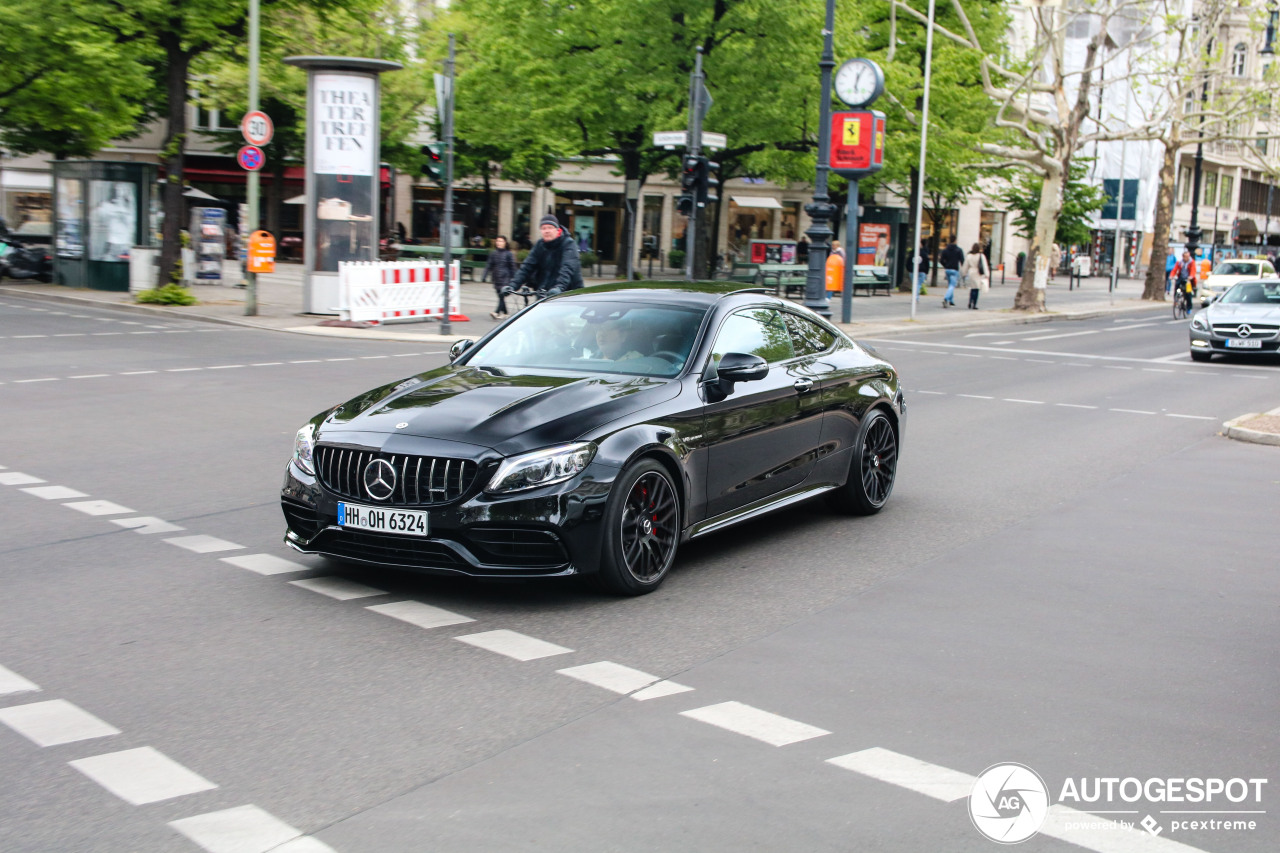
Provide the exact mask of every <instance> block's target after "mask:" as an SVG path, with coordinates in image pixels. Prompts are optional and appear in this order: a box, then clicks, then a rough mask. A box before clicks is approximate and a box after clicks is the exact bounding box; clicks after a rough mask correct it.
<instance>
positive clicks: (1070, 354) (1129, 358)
mask: <svg viewBox="0 0 1280 853" xmlns="http://www.w3.org/2000/svg"><path fill="white" fill-rule="evenodd" d="M860 340H865V341H867V342H868V343H873V344H877V345H879V344H882V343H883V344H896V345H898V346H917V347H950V348H952V349H966V350H974V351H977V352H999V353H1008V352H1016V353H1019V354H1021V355H1045V356H1053V357H1055V358H1074V359H1081V360H1084V361H1095V362H1097V361H1120V362H1130V363H1133V364H1160V363H1162V362H1163V361H1164V358H1136V357H1133V356H1124V355H1092V354H1089V353H1081V352H1054V351H1052V350H1037V349H1007V348H1006V349H992V348H991V347H985V346H977V345H974V344H944V343H938V342H936V341H906V340H903V339H901V338H861V339H860ZM920 352H924V353H932V354H935V355H946V354H947V353H940V352H937V351H935V350H920ZM1185 353H1186V350H1183V351H1182V353H1181V354H1185ZM989 358H999V356H994V355H993V356H989ZM1231 367H1232V369H1234V370H1257V371H1265V372H1266V373H1268V374H1270V375H1272V376H1274V375H1275V368H1273V367H1268V366H1266V365H1256V366H1254V365H1247V364H1234V365H1232V366H1231Z"/></svg>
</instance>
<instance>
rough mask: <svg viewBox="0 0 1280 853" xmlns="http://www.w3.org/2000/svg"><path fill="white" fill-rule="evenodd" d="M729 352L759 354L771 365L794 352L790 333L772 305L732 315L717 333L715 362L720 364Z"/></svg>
mask: <svg viewBox="0 0 1280 853" xmlns="http://www.w3.org/2000/svg"><path fill="white" fill-rule="evenodd" d="M727 352H742V353H747V354H748V355H758V356H760V357H761V358H763V359H764V360H765V361H767V362H769V363H770V364H776V363H777V362H780V361H786V360H787V359H789V358H792V357H793V356H794V354H795V353H794V351H793V349H792V346H791V332H790V331H789V330H788V329H787V325H786V324H785V323H784V322H783V321H782V317H781V316H780V315H779V314H778V312H777V311H774V310H772V309H769V308H751V309H748V310H746V311H738V312H737V313H735V314H730V315H729V318H728V319H727V320H725V321H724V325H722V326H721V327H720V331H719V332H717V333H716V343H715V347H713V349H712V354H711V362H712V364H713V365H718V364H719V363H720V358H721V357H722V356H723V355H724V354H725V353H727Z"/></svg>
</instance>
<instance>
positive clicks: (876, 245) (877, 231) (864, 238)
mask: <svg viewBox="0 0 1280 853" xmlns="http://www.w3.org/2000/svg"><path fill="white" fill-rule="evenodd" d="M889 229H890V226H888V225H882V224H879V223H873V222H862V223H859V224H858V261H857V263H858V265H859V266H868V267H884V266H888V264H889V249H890V246H889V234H890V230H889Z"/></svg>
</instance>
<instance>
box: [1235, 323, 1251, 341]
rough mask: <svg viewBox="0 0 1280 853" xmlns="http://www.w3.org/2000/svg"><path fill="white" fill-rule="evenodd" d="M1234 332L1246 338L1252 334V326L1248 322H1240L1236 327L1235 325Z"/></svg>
mask: <svg viewBox="0 0 1280 853" xmlns="http://www.w3.org/2000/svg"><path fill="white" fill-rule="evenodd" d="M1236 334H1237V335H1239V336H1240V337H1242V338H1247V337H1249V336H1250V335H1252V334H1253V327H1252V326H1250V325H1249V324H1248V323H1241V324H1240V325H1239V326H1238V327H1236Z"/></svg>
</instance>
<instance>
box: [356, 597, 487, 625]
mask: <svg viewBox="0 0 1280 853" xmlns="http://www.w3.org/2000/svg"><path fill="white" fill-rule="evenodd" d="M365 609H367V610H372V611H373V612H374V613H381V614H382V615H383V616H390V617H391V618H392V619H399V620H400V621H402V622H408V623H409V624H410V625H417V626H418V627H419V628H443V627H444V626H446V625H461V624H462V623H463V622H474V621H476V620H474V619H472V618H471V617H470V616H460V615H459V614H457V613H450V612H449V611H448V610H441V609H440V608H439V607H432V606H431V605H430V604H423V603H422V602H421V601H393V602H391V603H390V604H373V605H370V606H369V607H367V608H365Z"/></svg>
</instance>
